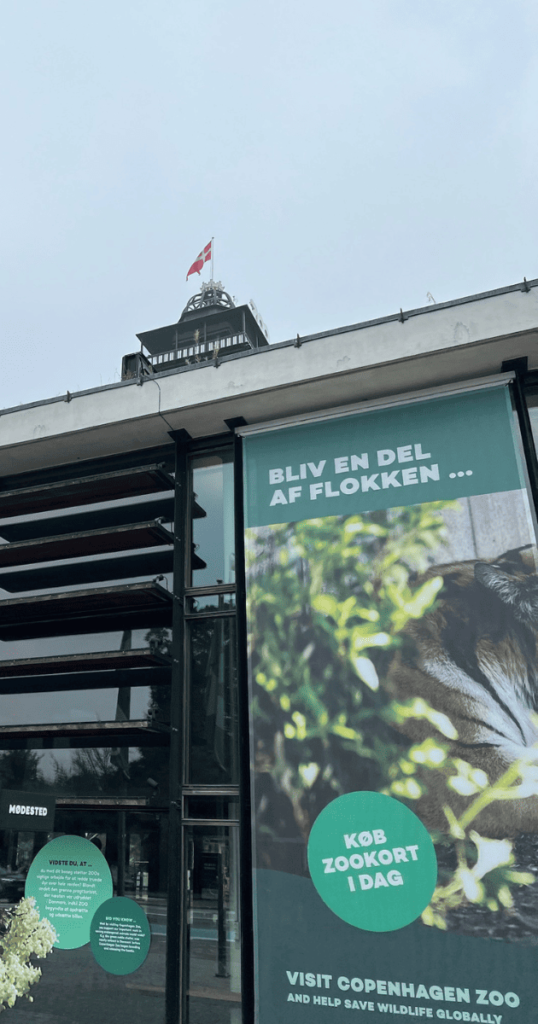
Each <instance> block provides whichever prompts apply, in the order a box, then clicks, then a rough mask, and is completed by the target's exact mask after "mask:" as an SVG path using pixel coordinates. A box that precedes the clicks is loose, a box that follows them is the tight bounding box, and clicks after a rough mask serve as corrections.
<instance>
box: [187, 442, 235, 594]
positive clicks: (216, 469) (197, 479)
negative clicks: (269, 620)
mask: <svg viewBox="0 0 538 1024" xmlns="http://www.w3.org/2000/svg"><path fill="white" fill-rule="evenodd" d="M232 458H233V455H232V452H223V453H222V454H220V455H208V456H204V457H203V458H199V459H194V460H193V463H192V486H193V491H194V494H195V501H194V512H193V529H192V534H193V541H194V545H195V550H194V555H193V560H192V586H194V587H203V586H210V585H214V584H216V583H233V582H234V581H235V553H234V552H235V539H234V470H233V463H232ZM200 561H201V562H204V563H205V567H202V565H201V564H200ZM197 565H198V567H197Z"/></svg>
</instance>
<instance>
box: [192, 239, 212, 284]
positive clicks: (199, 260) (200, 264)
mask: <svg viewBox="0 0 538 1024" xmlns="http://www.w3.org/2000/svg"><path fill="white" fill-rule="evenodd" d="M211 245H212V243H211V242H208V243H207V245H206V246H205V248H204V249H202V251H201V252H200V253H198V256H197V257H196V259H195V261H194V263H193V264H192V267H191V268H190V270H189V272H188V274H187V277H186V280H187V281H188V280H189V277H190V275H191V274H200V272H201V271H202V270H203V269H204V263H207V261H208V260H210V259H211Z"/></svg>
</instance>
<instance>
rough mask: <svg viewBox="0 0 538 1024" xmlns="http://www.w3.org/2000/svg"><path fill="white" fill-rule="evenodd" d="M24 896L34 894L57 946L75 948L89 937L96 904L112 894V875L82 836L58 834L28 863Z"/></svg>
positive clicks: (99, 903) (88, 841) (100, 856)
mask: <svg viewBox="0 0 538 1024" xmlns="http://www.w3.org/2000/svg"><path fill="white" fill-rule="evenodd" d="M25 896H33V897H34V898H35V901H36V906H37V909H38V910H39V914H40V917H47V918H48V919H49V921H50V922H51V924H53V925H54V927H55V929H56V931H57V933H58V942H57V946H58V948H59V949H78V947H79V946H85V945H86V943H87V942H89V941H90V923H91V919H92V917H93V915H94V913H95V911H96V910H97V907H99V906H100V905H101V903H103V901H104V900H108V899H109V898H110V896H112V875H111V874H110V868H109V866H108V864H107V862H106V860H105V858H104V857H103V854H102V853H101V851H100V850H98V849H97V847H96V846H95V845H94V844H93V843H91V842H90V840H89V839H83V838H82V836H60V837H59V838H58V839H51V841H50V843H46V845H45V846H44V847H43V848H42V849H41V850H40V851H39V853H38V854H37V856H36V857H34V859H33V861H32V863H31V864H30V869H29V871H28V877H27V879H26V887H25Z"/></svg>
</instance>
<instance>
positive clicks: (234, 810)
mask: <svg viewBox="0 0 538 1024" xmlns="http://www.w3.org/2000/svg"><path fill="white" fill-rule="evenodd" d="M185 817H186V818H206V819H207V820H210V819H212V818H213V819H217V818H220V819H221V820H224V821H226V819H235V820H239V800H238V798H237V797H236V796H214V795H213V796H188V797H186V798H185Z"/></svg>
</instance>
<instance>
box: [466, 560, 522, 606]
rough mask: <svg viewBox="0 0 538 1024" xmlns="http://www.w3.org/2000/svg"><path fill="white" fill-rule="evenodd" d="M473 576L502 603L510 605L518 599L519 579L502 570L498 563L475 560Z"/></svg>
mask: <svg viewBox="0 0 538 1024" xmlns="http://www.w3.org/2000/svg"><path fill="white" fill-rule="evenodd" d="M474 577H475V580H476V581H477V583H480V584H481V585H482V586H483V587H486V589H487V590H491V591H492V592H493V593H494V594H496V595H497V597H498V598H500V600H501V601H503V602H504V604H508V605H510V606H511V607H512V606H513V605H517V604H518V602H519V601H520V598H521V590H522V588H521V584H520V582H519V580H517V579H514V577H513V576H509V575H508V573H506V572H503V571H502V569H499V566H498V565H491V564H490V563H489V562H476V563H475V567H474Z"/></svg>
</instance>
